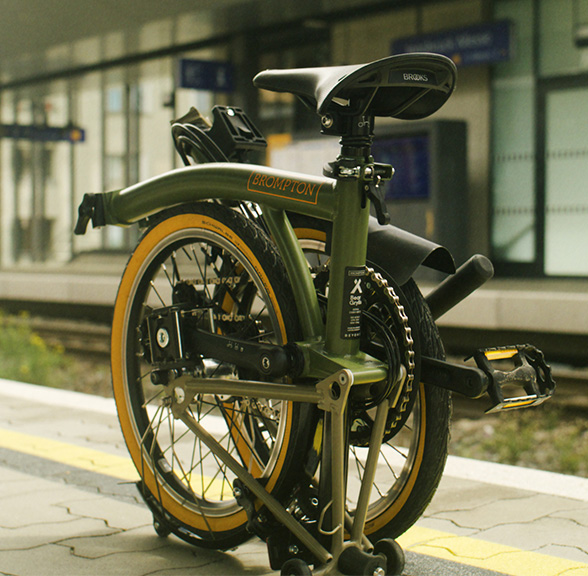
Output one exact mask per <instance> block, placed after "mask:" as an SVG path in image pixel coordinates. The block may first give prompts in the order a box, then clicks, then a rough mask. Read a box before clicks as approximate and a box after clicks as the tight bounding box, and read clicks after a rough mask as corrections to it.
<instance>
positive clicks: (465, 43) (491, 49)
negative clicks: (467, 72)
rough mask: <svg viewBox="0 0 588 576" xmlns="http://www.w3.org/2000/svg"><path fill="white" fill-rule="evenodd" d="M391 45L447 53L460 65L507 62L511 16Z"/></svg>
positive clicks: (405, 49) (399, 51)
mask: <svg viewBox="0 0 588 576" xmlns="http://www.w3.org/2000/svg"><path fill="white" fill-rule="evenodd" d="M391 49H392V54H404V53H406V52H435V53H437V54H443V55H444V56H447V57H449V58H451V59H452V60H453V61H454V62H455V64H456V66H476V65H482V64H493V63H495V62H504V61H507V60H510V58H511V52H512V40H511V23H510V22H509V21H508V20H499V21H497V22H490V23H488V24H480V25H477V26H469V27H467V28H459V29H456V30H447V31H445V32H439V33H436V34H426V35H423V36H411V37H409V38H401V39H399V40H395V41H393V42H392V47H391Z"/></svg>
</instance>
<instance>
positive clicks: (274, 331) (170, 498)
mask: <svg viewBox="0 0 588 576" xmlns="http://www.w3.org/2000/svg"><path fill="white" fill-rule="evenodd" d="M455 81H456V70H455V66H454V65H453V63H452V62H451V61H450V60H449V59H447V58H445V57H443V56H439V55H436V54H411V55H401V56H392V57H389V58H385V59H383V60H379V61H376V62H372V63H369V64H365V65H355V66H340V67H326V68H309V69H299V70H273V71H266V72H262V73H260V74H258V75H257V76H256V77H255V79H254V83H255V84H256V85H257V86H258V87H260V88H265V89H269V90H274V91H285V92H291V93H293V94H295V95H296V96H297V97H299V98H300V99H301V100H302V101H303V102H304V103H305V104H307V105H308V106H309V107H311V108H312V109H314V110H316V112H317V114H318V115H319V117H320V119H321V131H322V132H323V133H324V134H325V135H331V136H338V137H340V139H341V153H340V155H339V156H338V158H336V159H335V160H334V161H333V162H331V163H329V164H328V165H327V166H326V167H325V174H324V177H315V176H308V175H304V174H298V173H294V172H288V171H282V170H275V169H271V168H267V167H263V166H258V165H252V164H247V163H243V157H244V155H245V152H247V150H249V149H251V148H255V147H259V146H260V145H263V143H264V140H263V137H262V136H261V134H260V133H259V131H258V130H257V129H256V128H255V126H254V125H253V124H252V123H251V121H250V120H249V119H248V118H247V116H246V115H245V114H244V112H243V111H241V110H239V109H237V108H230V107H216V108H215V109H214V110H213V114H214V116H215V120H214V123H213V125H212V126H210V125H209V124H207V123H205V122H204V121H203V119H202V118H201V117H200V116H199V115H198V113H196V112H191V113H190V114H188V115H187V116H186V117H184V118H182V119H180V120H178V121H176V122H175V124H174V125H173V127H172V132H173V135H174V139H175V142H176V147H177V149H178V152H179V153H180V155H181V156H182V158H183V159H184V162H185V163H186V164H188V163H189V162H191V161H196V162H198V164H197V165H189V166H186V167H185V168H181V169H177V170H173V171H171V172H168V173H166V174H163V175H161V176H157V177H155V178H152V179H150V180H147V181H145V182H142V183H139V184H136V185H133V186H130V187H128V188H125V189H123V190H118V191H112V192H106V193H102V194H87V195H86V196H85V197H84V199H83V202H82V204H81V205H80V208H79V219H78V223H77V225H76V230H75V232H76V234H83V233H85V231H86V228H87V225H88V223H89V222H90V221H91V222H92V224H93V226H94V227H99V226H105V225H116V226H130V225H132V224H135V223H137V224H139V225H140V226H141V227H142V228H144V229H145V230H146V232H145V235H144V236H143V238H142V239H141V240H140V242H139V244H138V246H137V249H136V250H135V252H134V254H133V255H132V256H131V259H130V260H129V264H128V266H127V270H126V271H125V273H124V275H123V278H122V280H121V287H120V289H119V294H118V296H117V301H116V304H115V312H114V320H113V340H112V359H113V360H112V366H113V386H114V392H115V399H116V402H117V409H118V411H119V417H120V420H121V426H122V428H123V434H124V436H125V441H126V443H127V445H128V447H129V451H130V453H131V456H132V458H133V460H134V462H135V465H136V467H137V470H138V471H139V474H140V476H141V482H140V483H139V488H140V491H141V493H142V495H143V497H144V499H145V501H146V502H147V504H148V505H149V506H150V508H151V510H152V512H153V515H154V526H155V527H156V530H157V532H158V533H159V534H160V535H166V534H168V533H170V532H173V533H174V534H176V535H177V536H179V537H180V538H183V539H184V540H186V541H188V542H190V543H192V544H195V545H197V546H206V547H216V548H221V549H227V548H231V547H233V546H235V545H237V544H239V543H240V542H242V541H244V540H246V539H247V538H249V537H250V536H251V535H252V534H255V535H257V536H259V537H260V538H262V539H263V540H265V541H266V542H267V544H268V552H269V556H270V564H271V566H272V568H274V569H281V573H282V574H311V571H310V565H313V566H314V571H315V572H314V573H316V574H319V573H325V574H337V573H343V574H369V575H370V576H371V575H372V574H373V575H376V574H377V575H378V576H380V575H383V574H400V573H401V572H402V567H403V565H404V558H403V554H402V550H401V549H400V548H399V546H398V545H397V544H396V542H395V541H394V539H393V538H394V537H396V536H398V535H399V534H401V533H402V532H403V531H405V530H406V529H407V528H408V527H410V525H411V524H413V523H414V522H415V521H416V520H417V519H418V517H419V516H420V514H422V512H423V510H424V509H425V507H426V505H427V504H428V502H429V501H430V499H431V497H432V495H433V493H434V491H435V488H436V486H437V484H438V482H439V479H440V476H441V473H442V469H443V465H444V460H445V455H446V452H447V438H448V434H449V432H448V430H449V413H450V408H449V406H450V405H449V402H450V398H449V391H454V392H459V393H461V394H465V395H467V396H470V397H480V396H482V395H483V394H484V393H486V392H488V393H489V395H490V397H491V399H492V404H493V406H492V409H495V410H499V409H510V408H519V407H524V406H528V405H534V404H538V403H541V402H543V401H544V400H545V399H547V398H548V397H549V396H551V394H552V393H553V390H554V387H555V384H554V382H553V380H552V378H551V372H550V370H549V367H548V366H547V365H546V364H545V362H544V359H543V355H542V354H541V353H540V352H539V351H538V350H536V349H535V348H533V347H532V346H528V345H525V346H514V347H512V346H511V347H505V348H500V349H492V350H482V351H478V352H475V354H474V360H475V361H476V364H477V366H475V367H474V366H464V365H461V364H453V363H449V362H447V361H445V359H444V355H443V349H442V344H441V342H440V339H439V336H438V333H437V331H436V327H435V325H434V321H433V318H436V317H438V316H440V315H441V314H442V313H444V312H445V311H446V310H448V309H449V308H451V307H452V306H453V305H455V304H456V303H457V302H458V301H460V300H461V299H463V298H464V297H466V296H467V295H468V294H469V293H471V292H472V291H473V290H475V289H476V288H477V287H478V286H479V285H481V284H482V283H483V282H485V281H486V280H487V279H488V278H489V277H491V275H492V267H491V264H490V263H489V261H488V260H487V259H486V258H484V257H483V256H479V255H478V256H475V257H473V258H472V259H471V260H470V261H469V262H467V263H466V264H464V265H463V266H461V267H460V268H459V269H458V270H457V271H456V270H455V265H454V263H453V259H452V258H451V255H450V254H449V253H448V251H447V250H446V249H445V248H443V247H441V246H438V245H436V244H434V243H432V242H429V241H427V240H424V239H421V238H418V237H416V236H414V235H412V234H408V233H407V232H405V231H402V230H401V229H400V228H396V227H394V226H390V225H389V217H388V214H387V210H386V204H385V200H384V197H383V192H382V187H381V183H382V182H385V181H386V180H389V179H390V178H392V176H393V172H394V170H393V168H392V167H391V166H389V165H385V164H379V163H377V162H376V161H375V160H374V158H373V157H372V155H371V144H372V140H373V135H374V121H375V118H376V117H379V116H391V117H394V118H399V119H406V120H410V119H418V118H424V117H426V116H429V115H430V114H432V113H433V112H435V111H436V110H437V109H438V108H440V107H441V106H442V105H443V103H444V102H445V101H446V100H447V98H449V96H450V95H451V93H452V92H453V89H454V86H455ZM201 162H204V163H201ZM370 207H372V208H373V210H374V211H375V214H376V217H375V218H374V217H371V216H370ZM295 216H298V217H302V218H306V222H307V224H306V228H295V227H294V225H293V224H292V221H293V219H294V217H295ZM308 223H309V224H308ZM325 226H326V231H325V230H324V229H323V228H325ZM301 230H305V232H304V231H302V232H301ZM305 234H306V235H307V236H305ZM311 237H312V242H310V241H309V239H310V238H311ZM317 239H319V240H318V241H317ZM311 255H314V256H317V255H318V256H319V257H322V258H324V259H325V260H323V261H322V263H321V264H320V265H317V266H312V265H311V263H310V257H311ZM421 264H422V265H426V266H430V267H433V268H436V269H438V270H441V271H443V272H446V273H447V274H450V275H451V276H450V277H449V278H448V279H447V280H446V281H445V282H443V283H442V284H441V285H440V286H439V287H438V288H437V289H436V290H435V291H434V292H433V293H432V294H430V295H429V296H428V298H427V300H428V301H429V302H430V303H431V309H432V312H433V315H432V316H431V312H430V311H429V309H428V307H427V305H426V303H425V300H424V299H423V297H422V295H421V294H420V292H419V291H418V288H417V287H416V284H415V283H414V281H413V280H412V279H411V277H412V275H413V273H414V271H415V270H416V268H417V267H418V266H420V265H421ZM282 270H283V272H282ZM496 360H500V361H503V360H508V361H510V362H511V364H513V366H512V368H510V369H504V367H503V366H502V365H501V366H500V369H498V368H496V367H495V364H494V362H495V361H496ZM513 384H514V385H516V386H517V387H518V388H523V390H524V394H523V395H522V396H517V397H514V398H513V397H512V396H508V395H507V394H506V389H507V388H508V387H510V386H511V385H513ZM396 443H397V444H396ZM390 450H393V452H390ZM393 461H394V463H391V462H393ZM396 461H397V463H396ZM384 462H385V463H386V466H388V469H387V470H389V471H388V472H387V473H386V470H384V471H382V469H383V468H385V466H384V464H383V463H384ZM396 465H397V466H398V472H395V471H394V469H393V466H396ZM352 476H353V478H352ZM355 476H357V478H355Z"/></svg>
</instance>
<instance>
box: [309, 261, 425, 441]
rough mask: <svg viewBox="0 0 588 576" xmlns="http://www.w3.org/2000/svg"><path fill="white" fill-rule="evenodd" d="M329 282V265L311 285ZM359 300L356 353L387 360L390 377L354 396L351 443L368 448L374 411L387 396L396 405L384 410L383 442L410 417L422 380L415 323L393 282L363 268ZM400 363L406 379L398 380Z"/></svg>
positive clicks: (320, 288) (322, 288)
mask: <svg viewBox="0 0 588 576" xmlns="http://www.w3.org/2000/svg"><path fill="white" fill-rule="evenodd" d="M327 283H328V266H323V267H322V269H321V270H320V271H318V273H317V274H316V276H315V285H316V286H317V288H318V289H319V291H321V292H322V291H323V290H324V289H325V287H326V285H327ZM363 299H364V307H363V310H362V326H361V343H360V349H361V351H362V352H365V353H367V354H369V355H370V356H373V357H375V358H377V359H378V360H380V361H382V362H385V363H386V364H387V365H388V366H389V371H388V372H389V375H388V378H387V379H386V380H384V381H382V382H376V383H373V384H371V385H370V387H369V392H368V393H364V394H361V393H360V394H357V395H352V397H351V399H350V420H351V429H350V435H349V442H350V444H352V445H353V446H368V445H369V442H370V438H371V432H372V427H373V423H374V417H375V407H376V406H377V405H378V404H379V403H380V402H382V401H384V400H385V399H388V398H390V397H392V398H395V402H394V403H393V405H392V406H391V408H390V409H389V411H388V417H387V419H386V429H385V433H384V440H383V441H384V442H387V441H389V440H390V439H391V438H393V437H394V435H395V434H396V433H397V432H398V431H399V430H400V429H401V428H402V426H403V425H404V423H405V422H406V420H407V418H408V416H409V414H410V411H411V409H412V405H413V403H414V400H415V398H416V394H417V391H418V387H417V386H415V382H417V383H418V382H419V380H420V346H419V340H418V334H419V330H418V322H417V321H416V318H415V316H414V314H413V313H412V311H411V310H410V306H409V304H408V301H407V299H406V297H405V295H404V293H403V292H402V290H401V288H400V287H399V286H398V285H397V284H396V283H395V282H394V281H393V280H392V279H391V278H385V277H384V276H383V275H382V274H381V273H379V272H377V271H375V270H374V269H373V268H370V267H366V276H365V282H364V291H363ZM321 300H322V301H323V302H325V299H324V298H323V299H321ZM400 365H402V366H404V369H405V370H406V375H405V377H404V378H403V379H400V380H399V381H397V375H398V373H399V369H400Z"/></svg>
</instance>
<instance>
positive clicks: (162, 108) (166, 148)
mask: <svg viewBox="0 0 588 576" xmlns="http://www.w3.org/2000/svg"><path fill="white" fill-rule="evenodd" d="M139 82H140V84H139V86H140V88H139V103H140V105H139V109H140V115H139V180H145V179H147V178H151V177H153V176H157V175H158V174H163V173H164V172H166V171H168V170H171V169H172V168H173V167H174V165H173V160H174V152H173V142H172V137H171V130H170V120H172V119H173V114H174V110H173V91H174V85H173V63H172V59H171V58H166V59H163V60H157V61H155V62H145V63H144V64H142V65H141V79H140V81H139ZM187 111H188V109H186V110H179V111H178V112H179V113H180V115H181V114H183V113H185V112H187ZM208 112H209V111H208V110H207V111H206V113H207V114H208Z"/></svg>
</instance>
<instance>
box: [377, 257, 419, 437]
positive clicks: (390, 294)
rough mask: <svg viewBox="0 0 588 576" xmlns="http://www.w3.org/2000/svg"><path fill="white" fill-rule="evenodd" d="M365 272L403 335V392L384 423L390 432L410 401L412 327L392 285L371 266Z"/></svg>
mask: <svg viewBox="0 0 588 576" xmlns="http://www.w3.org/2000/svg"><path fill="white" fill-rule="evenodd" d="M366 274H367V276H368V278H369V279H370V280H371V281H373V282H375V284H376V285H377V286H378V287H379V288H383V289H384V291H385V296H386V297H387V299H388V301H389V302H391V303H392V304H393V308H394V310H395V311H396V315H397V319H398V320H400V324H401V326H402V329H403V336H404V347H405V362H406V366H405V367H406V377H405V379H404V383H403V384H402V385H403V388H404V392H403V394H402V395H401V397H400V398H399V400H398V403H397V404H396V406H395V407H394V408H393V409H394V410H395V411H396V417H395V418H394V420H393V421H392V422H388V423H387V425H386V433H389V432H391V431H392V430H393V429H394V428H395V427H396V425H397V424H398V422H399V421H400V420H401V418H402V416H401V414H402V413H404V412H405V411H406V408H407V406H408V404H409V402H410V398H411V393H412V390H413V386H414V379H415V369H416V363H415V357H416V354H415V351H414V339H413V337H412V328H411V327H410V325H409V322H408V316H407V315H406V311H405V309H404V306H403V305H402V304H401V302H400V297H399V296H398V294H396V291H395V290H394V287H393V286H390V284H389V283H388V281H387V280H386V278H384V277H383V276H382V275H381V274H380V273H379V272H376V271H375V270H374V269H373V268H369V267H368V266H366Z"/></svg>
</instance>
